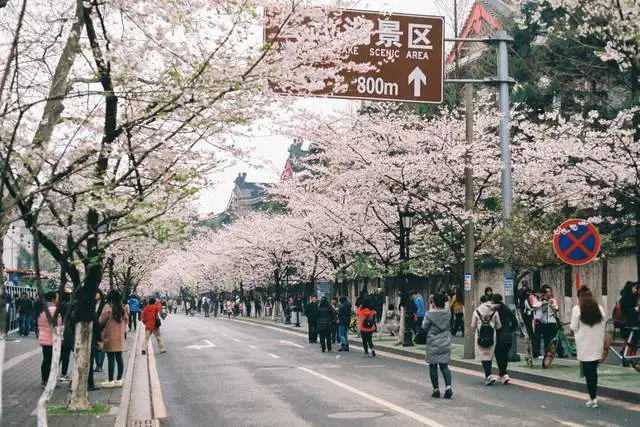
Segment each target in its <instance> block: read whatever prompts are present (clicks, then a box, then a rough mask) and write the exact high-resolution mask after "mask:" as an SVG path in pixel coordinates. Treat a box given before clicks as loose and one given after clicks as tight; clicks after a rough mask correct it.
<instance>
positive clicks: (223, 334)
mask: <svg viewBox="0 0 640 427" xmlns="http://www.w3.org/2000/svg"><path fill="white" fill-rule="evenodd" d="M220 335H222V336H223V337H227V336H228V335H227V334H225V333H224V332H223V333H221V334H220Z"/></svg>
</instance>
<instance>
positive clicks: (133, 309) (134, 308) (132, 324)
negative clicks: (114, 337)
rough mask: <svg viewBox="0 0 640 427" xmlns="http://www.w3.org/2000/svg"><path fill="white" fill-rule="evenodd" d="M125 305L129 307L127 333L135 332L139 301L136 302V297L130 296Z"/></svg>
mask: <svg viewBox="0 0 640 427" xmlns="http://www.w3.org/2000/svg"><path fill="white" fill-rule="evenodd" d="M127 305H129V331H134V330H135V331H137V330H138V312H139V311H140V301H138V297H137V296H135V295H133V294H131V295H130V296H129V301H127Z"/></svg>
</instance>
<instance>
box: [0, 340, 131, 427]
mask: <svg viewBox="0 0 640 427" xmlns="http://www.w3.org/2000/svg"><path fill="white" fill-rule="evenodd" d="M130 336H131V335H128V337H130ZM127 341H128V343H127V345H128V346H129V345H130V344H131V341H132V340H131V339H128V340H127ZM128 354H129V352H128V351H125V353H124V355H123V357H124V358H125V370H126V365H127V363H126V362H127V360H128ZM16 362H17V363H16ZM41 362H42V355H41V350H40V346H39V345H38V342H37V340H36V339H35V337H34V336H33V335H32V336H30V337H19V336H14V335H13V334H12V335H10V337H9V340H8V341H7V345H6V351H5V367H6V369H5V370H4V372H3V373H4V375H3V397H4V399H3V400H4V401H3V402H2V404H3V414H2V423H1V425H2V427H31V426H35V425H36V417H35V415H34V414H33V413H34V410H35V408H36V404H37V401H38V399H39V398H40V395H41V394H42V388H41V387H40V364H41ZM73 363H74V361H73V356H72V359H71V365H70V367H69V371H70V372H71V371H72V369H73ZM7 364H8V366H7ZM103 368H104V371H103V372H101V373H95V374H94V379H95V382H96V383H97V384H100V383H101V382H102V381H106V380H107V361H106V360H105V362H104V367H103ZM68 389H69V384H68V383H66V384H62V383H61V384H59V386H58V387H57V388H56V390H55V391H54V394H53V396H52V398H51V400H50V401H49V406H64V405H66V401H67V394H68ZM121 392H122V389H121V388H112V389H102V390H96V391H91V392H89V400H90V401H91V402H92V403H102V404H107V405H109V406H111V408H112V411H111V413H109V414H103V415H100V416H82V415H64V416H61V415H57V416H52V415H50V416H49V417H48V420H49V426H51V427H85V426H92V427H93V426H95V427H107V426H108V427H111V426H113V424H114V422H115V419H116V416H117V410H118V406H119V405H120V398H121Z"/></svg>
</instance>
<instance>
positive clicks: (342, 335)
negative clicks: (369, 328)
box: [338, 325, 349, 348]
mask: <svg viewBox="0 0 640 427" xmlns="http://www.w3.org/2000/svg"><path fill="white" fill-rule="evenodd" d="M338 339H339V340H340V345H341V346H342V348H349V329H348V328H347V325H338Z"/></svg>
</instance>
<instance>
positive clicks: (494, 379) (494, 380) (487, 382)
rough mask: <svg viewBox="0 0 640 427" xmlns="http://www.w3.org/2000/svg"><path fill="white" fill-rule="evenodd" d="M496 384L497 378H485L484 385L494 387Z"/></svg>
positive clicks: (490, 376) (491, 376)
mask: <svg viewBox="0 0 640 427" xmlns="http://www.w3.org/2000/svg"><path fill="white" fill-rule="evenodd" d="M495 382H496V378H495V377H494V376H493V375H489V376H488V377H487V378H485V380H484V384H485V385H487V386H489V385H492V384H493V383H495Z"/></svg>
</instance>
